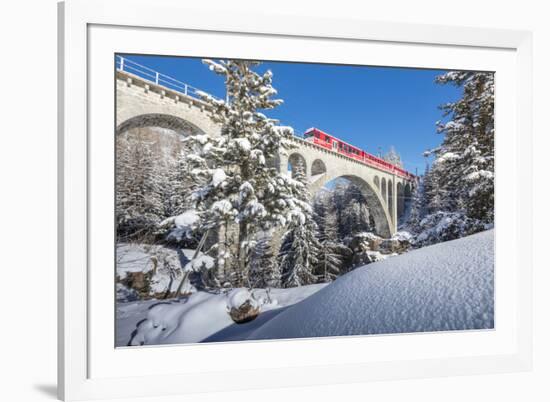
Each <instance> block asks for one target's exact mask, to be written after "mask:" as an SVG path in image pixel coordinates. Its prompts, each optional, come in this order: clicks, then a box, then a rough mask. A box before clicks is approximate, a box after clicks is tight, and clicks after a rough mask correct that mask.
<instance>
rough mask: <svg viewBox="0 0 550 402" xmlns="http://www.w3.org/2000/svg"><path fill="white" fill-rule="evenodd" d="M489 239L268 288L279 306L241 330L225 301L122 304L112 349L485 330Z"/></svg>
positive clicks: (490, 292) (208, 297)
mask: <svg viewBox="0 0 550 402" xmlns="http://www.w3.org/2000/svg"><path fill="white" fill-rule="evenodd" d="M493 240H494V231H493V230H488V231H486V232H482V233H478V234H475V235H472V236H468V237H465V238H462V239H459V240H454V241H449V242H446V243H441V244H437V245H434V246H430V247H425V248H422V249H418V250H414V251H411V252H409V253H406V254H403V255H400V256H396V257H393V258H390V259H387V260H384V261H380V262H376V263H372V264H369V265H366V266H364V267H361V268H357V269H355V270H354V271H352V272H350V273H348V274H346V275H344V276H342V277H340V278H338V279H337V280H336V281H335V282H333V283H331V284H330V285H327V286H324V285H312V286H304V287H301V288H293V289H285V290H282V289H281V290H280V289H276V290H273V292H272V298H273V299H275V300H277V303H271V304H265V305H264V306H263V307H262V313H261V314H260V315H259V317H258V318H256V319H255V320H254V321H251V322H249V323H246V324H235V323H234V322H233V321H232V320H231V318H230V317H229V315H228V314H227V299H228V298H227V297H226V296H225V295H219V294H218V295H214V294H209V293H205V292H199V293H197V294H194V295H192V296H191V297H189V298H186V299H181V300H179V301H169V302H161V301H147V302H133V303H120V304H119V305H118V317H119V320H117V345H120V346H122V345H126V344H128V341H129V340H130V338H132V342H131V344H132V345H141V344H147V345H151V344H167V343H168V344H169V343H188V342H208V341H228V340H252V339H280V338H300V337H319V336H336V335H359V334H386V333H408V332H419V331H445V330H466V329H490V328H493V327H494V262H493V261H494V247H493ZM258 292H259V293H261V291H258ZM264 295H265V292H264ZM257 296H258V298H259V299H261V298H262V296H261V294H258V295H257ZM136 325H137V329H136ZM132 333H134V335H133V337H132Z"/></svg>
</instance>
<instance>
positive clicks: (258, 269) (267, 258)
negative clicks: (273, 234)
mask: <svg viewBox="0 0 550 402" xmlns="http://www.w3.org/2000/svg"><path fill="white" fill-rule="evenodd" d="M250 286H251V287H253V288H278V287H280V286H281V272H280V270H279V267H278V265H277V261H276V257H275V255H274V253H273V250H272V248H271V238H270V237H267V236H265V237H262V238H260V239H258V240H257V241H256V245H255V246H254V248H253V250H252V253H251V256H250Z"/></svg>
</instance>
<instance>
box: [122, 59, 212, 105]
mask: <svg viewBox="0 0 550 402" xmlns="http://www.w3.org/2000/svg"><path fill="white" fill-rule="evenodd" d="M115 66H116V69H117V70H118V71H124V72H127V73H131V74H133V75H136V76H138V77H140V78H142V79H144V80H146V81H149V82H151V83H153V84H156V85H160V86H163V87H165V88H168V89H171V90H173V91H176V92H180V93H182V94H184V95H187V96H191V97H193V98H196V99H199V100H202V98H201V97H200V96H199V92H204V93H207V92H205V91H202V90H200V89H199V88H195V87H194V86H191V85H189V84H187V83H185V82H182V81H179V80H177V79H175V78H173V77H170V76H169V75H166V74H162V73H160V72H158V71H155V70H153V69H151V68H149V67H145V66H143V65H141V64H139V63H136V62H135V61H132V60H130V59H128V58H126V57H122V56H119V55H116V59H115ZM209 95H210V96H212V97H213V98H214V99H218V100H221V99H220V98H218V97H217V96H214V95H211V94H209Z"/></svg>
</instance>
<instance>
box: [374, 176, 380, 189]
mask: <svg viewBox="0 0 550 402" xmlns="http://www.w3.org/2000/svg"><path fill="white" fill-rule="evenodd" d="M374 185H375V186H376V188H377V189H378V190H379V191H380V178H379V177H378V176H374Z"/></svg>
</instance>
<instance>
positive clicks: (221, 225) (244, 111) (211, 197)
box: [188, 60, 309, 286]
mask: <svg viewBox="0 0 550 402" xmlns="http://www.w3.org/2000/svg"><path fill="white" fill-rule="evenodd" d="M204 63H205V64H206V65H208V66H209V68H210V70H212V71H214V72H215V73H216V74H218V75H221V76H222V77H223V78H224V79H225V87H226V92H227V99H226V101H224V100H220V99H217V98H214V97H213V96H211V95H208V94H205V93H202V92H201V93H199V94H200V96H201V97H202V98H203V100H204V101H205V102H206V103H207V104H208V106H209V110H210V111H211V117H212V119H213V121H215V122H217V123H219V124H220V125H221V127H222V128H221V135H220V136H217V137H214V136H208V135H195V136H192V137H191V140H190V141H192V143H193V145H194V146H195V147H196V148H197V149H198V152H196V153H193V154H191V155H189V157H188V162H189V164H190V166H191V172H192V176H193V178H194V179H195V181H196V182H201V181H202V182H203V183H205V184H204V185H201V186H198V187H197V188H196V189H195V190H194V191H193V194H192V199H193V201H194V204H195V207H196V209H197V211H198V212H199V214H200V215H201V218H202V219H201V222H202V229H203V230H206V229H215V230H217V231H219V232H221V233H224V236H223V239H222V240H221V241H220V242H219V243H218V244H217V245H216V247H217V256H216V263H217V266H218V274H219V275H220V276H222V275H227V276H228V278H229V281H228V282H229V284H230V285H234V286H239V285H244V284H245V283H246V281H247V279H248V274H249V273H248V269H249V263H250V253H251V250H252V248H253V246H254V239H255V238H256V234H257V232H258V231H270V230H272V229H273V228H275V227H280V226H285V225H287V224H288V223H289V222H291V221H292V220H294V219H296V218H297V217H301V216H303V213H302V211H303V210H304V209H306V208H308V207H309V206H308V205H307V202H305V201H303V200H301V199H298V198H297V195H298V194H299V192H300V191H302V187H303V186H302V185H301V184H300V183H299V182H296V181H295V180H293V179H292V178H290V177H288V176H287V175H285V174H283V173H281V172H279V168H278V166H273V164H272V163H271V162H272V161H273V160H275V159H276V157H278V156H279V155H280V154H281V153H285V152H286V150H287V149H289V148H290V147H292V145H291V142H290V139H291V137H292V135H293V131H292V129H291V128H290V127H283V126H279V125H278V124H277V121H276V120H274V119H271V118H268V117H267V116H266V115H264V114H263V113H262V111H263V110H270V109H273V108H275V107H277V106H278V105H280V104H281V103H282V101H281V100H279V99H274V98H273V96H275V95H276V93H277V91H276V90H275V89H274V88H273V86H272V85H271V83H272V73H271V71H269V70H268V71H266V72H264V73H263V74H260V73H258V72H256V71H254V68H256V67H258V65H259V63H257V62H253V61H246V60H221V61H218V62H215V61H212V60H204Z"/></svg>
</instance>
